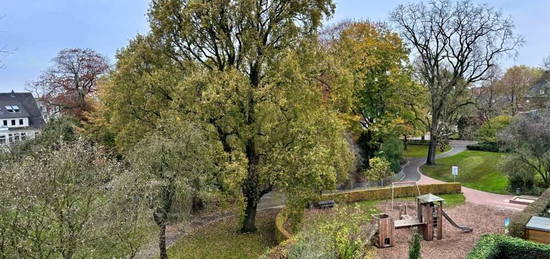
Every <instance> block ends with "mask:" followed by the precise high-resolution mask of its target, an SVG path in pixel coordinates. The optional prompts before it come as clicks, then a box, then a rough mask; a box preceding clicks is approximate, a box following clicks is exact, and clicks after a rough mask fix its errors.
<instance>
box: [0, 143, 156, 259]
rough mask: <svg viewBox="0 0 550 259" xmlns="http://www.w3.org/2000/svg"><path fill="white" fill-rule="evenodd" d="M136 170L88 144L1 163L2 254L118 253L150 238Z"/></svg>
mask: <svg viewBox="0 0 550 259" xmlns="http://www.w3.org/2000/svg"><path fill="white" fill-rule="evenodd" d="M142 186H143V185H141V184H140V181H139V180H138V178H137V177H136V175H135V173H134V172H132V171H129V170H125V169H124V167H123V165H122V164H120V163H118V162H117V161H115V160H114V159H112V158H111V156H110V154H109V153H106V152H104V150H102V149H101V148H99V147H97V146H93V145H91V144H89V143H86V142H83V141H75V142H74V143H71V144H66V143H62V142H61V143H59V146H58V147H57V148H56V150H48V151H47V152H42V153H40V154H39V155H36V156H24V157H22V159H21V160H20V161H13V162H9V163H6V164H3V165H2V167H1V168H0V229H1V230H2V231H0V257H2V258H64V257H65V258H119V257H124V256H128V255H132V254H135V253H136V252H137V250H138V249H139V247H140V246H141V245H142V244H143V243H146V242H148V236H150V235H149V234H148V233H149V230H150V228H151V224H150V223H149V217H150V216H149V215H150V210H149V209H148V206H147V199H146V197H145V196H144V195H143V191H144V188H141V187H142Z"/></svg>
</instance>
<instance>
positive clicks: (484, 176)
mask: <svg viewBox="0 0 550 259" xmlns="http://www.w3.org/2000/svg"><path fill="white" fill-rule="evenodd" d="M504 156H505V154H502V153H494V152H482V151H464V152H462V153H459V154H457V155H454V156H451V157H446V158H442V159H438V160H437V161H436V163H437V164H436V165H434V166H428V165H424V166H422V168H421V169H420V170H421V171H422V173H423V174H425V175H427V176H429V177H432V178H435V179H438V180H441V181H446V182H452V181H453V176H452V175H451V166H453V165H456V166H458V168H459V171H458V176H457V178H456V181H458V182H460V183H461V184H462V185H464V186H466V187H469V188H472V189H476V190H481V191H486V192H492V193H500V194H506V193H508V191H507V187H508V179H507V178H506V176H505V175H504V173H503V172H501V171H500V170H499V168H498V164H499V162H500V161H501V160H502V159H503V158H504Z"/></svg>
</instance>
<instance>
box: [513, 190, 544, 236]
mask: <svg viewBox="0 0 550 259" xmlns="http://www.w3.org/2000/svg"><path fill="white" fill-rule="evenodd" d="M549 203H550V188H548V189H546V191H544V192H543V193H542V194H541V195H540V197H539V198H538V199H537V200H536V201H535V202H533V203H531V204H529V206H527V207H526V208H525V209H523V211H522V212H521V213H518V214H517V215H515V216H513V217H512V220H511V222H510V235H511V236H514V237H519V238H526V236H525V225H527V222H529V220H530V219H531V217H532V216H538V215H539V214H540V213H542V212H543V211H544V210H545V209H546V206H548V204H549Z"/></svg>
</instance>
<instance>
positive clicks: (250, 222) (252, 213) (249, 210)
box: [241, 194, 260, 233]
mask: <svg viewBox="0 0 550 259" xmlns="http://www.w3.org/2000/svg"><path fill="white" fill-rule="evenodd" d="M255 196H256V195H253V194H252V195H250V197H246V209H245V211H244V220H243V226H242V228H241V232H242V233H250V232H256V230H257V229H256V209H257V208H258V202H259V200H260V198H256V197H255Z"/></svg>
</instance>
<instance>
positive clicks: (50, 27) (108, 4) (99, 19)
mask: <svg viewBox="0 0 550 259" xmlns="http://www.w3.org/2000/svg"><path fill="white" fill-rule="evenodd" d="M410 1H411V0H337V1H336V3H337V8H336V14H335V15H334V17H332V18H331V20H330V21H329V22H337V21H340V20H343V19H363V18H365V19H369V20H373V21H385V20H387V18H388V15H389V13H390V11H391V10H393V9H394V8H395V7H396V6H397V5H398V4H399V3H406V2H410ZM475 1H476V2H482V3H487V4H489V5H491V6H494V7H496V8H498V9H502V11H503V12H504V13H505V14H506V15H510V16H512V18H513V19H514V21H515V24H516V32H517V33H519V34H521V35H523V36H524V38H525V40H526V44H525V46H523V47H522V48H521V49H519V56H518V57H517V58H516V59H515V60H511V59H508V60H505V61H503V66H504V67H508V66H511V65H514V64H525V65H529V66H538V65H540V64H541V63H542V59H543V57H545V56H548V55H550V0H523V1H518V0H475ZM148 5H149V1H148V0H2V4H1V5H0V15H1V16H2V19H1V20H0V47H2V48H3V49H5V50H8V51H9V54H8V55H7V56H3V57H1V58H0V59H1V60H2V63H3V64H4V68H3V69H1V70H0V91H2V92H6V91H11V90H12V89H13V90H15V91H24V90H25V88H26V83H27V82H30V81H33V80H35V79H36V78H37V77H38V76H39V75H40V73H41V71H43V70H45V69H47V68H48V66H49V65H50V64H51V63H50V61H51V59H52V58H53V57H54V56H55V55H56V54H57V52H58V51H59V50H61V49H64V48H91V49H94V50H96V51H98V52H100V53H101V54H103V55H105V56H107V57H109V59H110V61H111V63H114V62H115V61H116V60H114V54H115V52H116V50H117V49H119V48H121V47H124V46H125V45H126V44H127V43H128V40H130V39H131V38H133V37H134V36H135V35H136V34H137V33H146V32H147V30H148V25H147V17H146V15H145V14H146V11H147V8H148Z"/></svg>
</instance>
